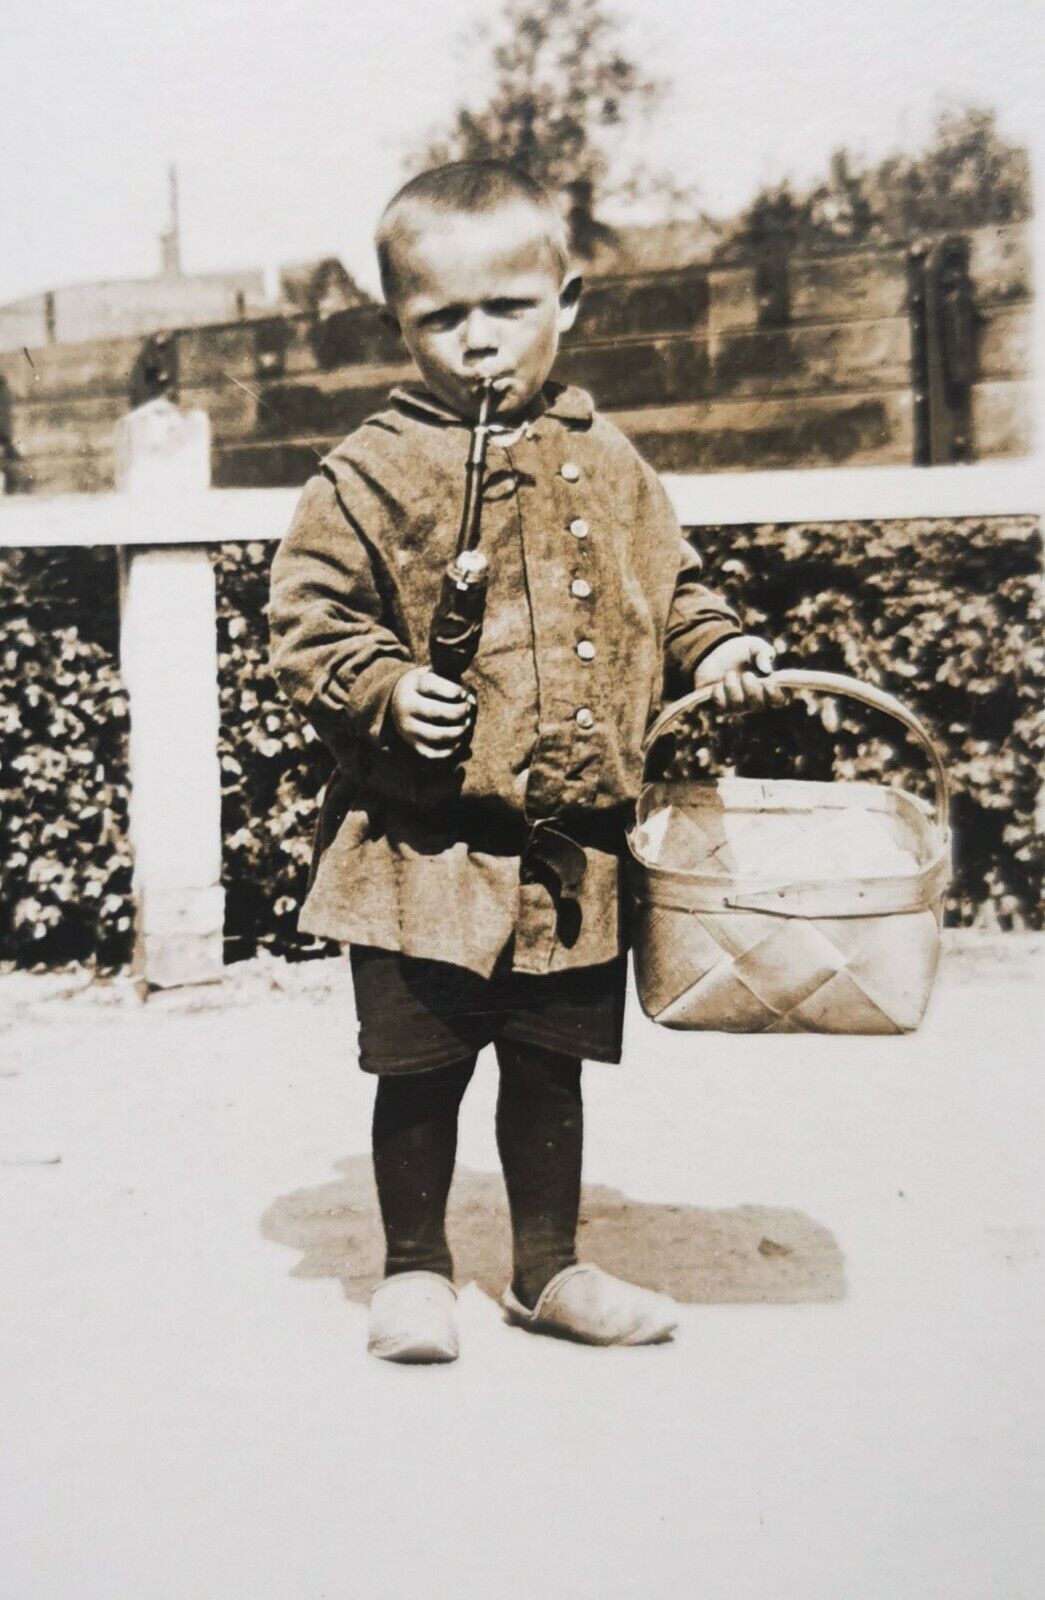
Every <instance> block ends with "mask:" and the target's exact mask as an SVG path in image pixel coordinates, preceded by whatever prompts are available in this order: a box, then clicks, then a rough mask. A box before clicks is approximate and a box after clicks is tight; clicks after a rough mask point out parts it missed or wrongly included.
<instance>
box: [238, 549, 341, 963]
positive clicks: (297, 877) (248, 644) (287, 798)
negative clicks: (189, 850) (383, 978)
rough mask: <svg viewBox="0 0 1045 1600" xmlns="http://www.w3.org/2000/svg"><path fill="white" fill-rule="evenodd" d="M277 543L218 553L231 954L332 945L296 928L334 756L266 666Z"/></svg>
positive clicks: (301, 951) (312, 949)
mask: <svg viewBox="0 0 1045 1600" xmlns="http://www.w3.org/2000/svg"><path fill="white" fill-rule="evenodd" d="M274 549H275V547H274V546H273V545H271V544H247V545H235V544H229V545H222V546H221V547H220V549H219V550H218V551H217V552H216V557H215V560H216V573H217V584H218V681H219V690H220V716H221V726H220V734H219V738H220V752H221V816H222V839H223V877H224V880H225V936H226V939H227V940H228V947H227V951H226V958H227V959H228V960H236V959H238V958H239V957H244V956H251V955H253V954H254V952H255V951H256V950H257V949H258V948H266V949H271V950H273V951H278V952H279V954H281V955H288V956H297V955H307V954H313V953H322V952H323V951H324V950H326V948H327V946H326V945H324V944H321V943H317V942H316V941H315V940H312V939H309V938H307V937H306V936H305V935H303V934H299V933H298V932H297V915H298V911H299V910H300V907H301V901H302V898H303V896H304V891H305V882H306V879H307V876H308V864H309V860H310V858H311V854H312V830H313V827H314V825H315V820H316V815H317V812H318V800H319V793H320V791H321V789H322V787H323V785H324V783H325V782H326V780H327V777H328V776H329V773H330V770H331V760H330V757H329V756H328V754H327V752H326V749H325V747H324V746H323V745H322V744H320V742H319V740H318V739H317V738H316V736H315V734H314V733H313V731H312V729H311V728H310V727H309V726H308V725H307V724H305V723H303V722H302V721H301V720H300V718H299V717H297V716H296V715H295V713H294V712H292V711H291V710H290V708H289V707H288V705H287V702H286V701H285V700H284V698H283V696H282V694H281V693H280V691H279V689H278V688H277V687H276V684H275V682H274V680H273V678H272V677H271V675H270V673H269V670H268V627H267V623H266V620H265V607H266V604H267V601H268V584H269V567H270V564H271V561H272V556H273V552H274Z"/></svg>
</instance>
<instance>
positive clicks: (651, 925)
mask: <svg viewBox="0 0 1045 1600" xmlns="http://www.w3.org/2000/svg"><path fill="white" fill-rule="evenodd" d="M777 681H778V682H780V683H782V684H783V685H784V686H785V687H791V688H813V689H826V690H829V691H830V692H832V693H848V694H852V695H853V697H854V698H857V699H860V700H862V701H863V702H864V703H867V704H871V705H874V706H876V707H877V708H878V709H880V710H884V711H887V712H889V713H890V714H891V715H893V716H896V717H897V718H898V719H899V720H900V721H902V722H903V723H904V724H905V725H906V726H907V727H908V729H909V730H910V731H911V732H913V733H914V734H915V736H916V737H917V738H918V739H919V740H920V741H921V742H922V744H923V746H924V747H925V748H926V750H927V753H928V754H929V755H930V758H931V760H932V763H933V769H934V774H935V777H936V785H937V803H936V810H935V813H933V812H932V811H930V810H929V808H927V807H925V806H923V805H922V803H921V802H919V801H917V800H915V799H914V798H913V797H912V796H910V795H907V794H905V793H903V792H902V791H900V790H892V789H888V788H885V787H880V786H878V785H870V784H821V783H809V782H798V781H794V780H787V779H782V780H765V781H761V782H759V781H756V780H752V779H742V778H729V779H723V780H720V781H718V782H717V783H689V784H687V783H677V782H676V783H664V784H648V785H646V786H645V787H644V789H643V792H642V795H641V796H640V800H639V807H638V822H637V825H636V827H635V829H634V830H633V832H632V834H631V836H630V838H629V845H630V848H631V853H632V857H633V861H632V873H631V880H632V891H633V902H634V905H633V943H634V949H635V973H636V980H637V986H638V992H639V998H640V1000H641V1002H642V1006H643V1009H644V1010H645V1011H646V1013H647V1015H648V1016H650V1017H652V1018H653V1019H654V1020H655V1021H657V1022H660V1023H663V1024H664V1026H666V1027H669V1028H689V1029H715V1030H719V1031H722V1032H730V1033H851V1034H883V1033H904V1032H907V1031H908V1030H910V1029H912V1028H916V1027H917V1026H918V1023H919V1022H920V1021H921V1018H922V1016H923V1014H924V1011H925V1007H926V1004H927V1002H928V998H929V994H930V992H931V989H932V984H933V979H934V977H935V974H936V968H937V964H938V960H939V949H940V920H941V908H942V900H943V890H944V886H945V884H946V881H947V876H948V868H949V853H948V837H947V831H946V805H947V795H946V778H945V775H944V774H943V769H942V766H941V765H940V759H939V754H938V752H937V751H936V749H935V746H933V745H932V742H931V740H930V739H929V736H928V734H927V732H926V730H925V729H924V728H923V727H922V725H921V724H920V723H919V722H918V721H917V719H916V718H914V717H913V716H912V714H911V713H910V712H908V711H906V709H905V708H904V707H902V706H901V705H900V704H899V702H898V701H894V700H893V699H892V698H891V696H887V695H884V694H883V693H882V692H881V691H879V690H873V689H868V688H867V687H866V686H862V685H859V684H855V683H853V681H852V680H850V679H846V678H841V677H836V676H834V675H832V674H812V673H801V672H791V673H780V674H778V677H777ZM708 698H709V694H708V692H707V691H702V692H698V693H697V694H696V695H691V696H688V697H687V699H686V700H685V701H681V702H679V704H678V705H677V706H675V707H671V708H669V710H668V711H667V712H665V714H664V715H663V716H662V717H661V718H660V719H659V721H658V723H657V724H656V725H655V727H654V729H653V730H652V732H651V735H650V739H649V740H648V742H647V749H648V748H650V747H651V746H652V744H653V743H654V742H655V740H656V738H658V737H659V736H660V734H661V733H662V732H663V731H664V730H665V729H666V727H667V726H669V725H670V723H671V722H672V721H673V720H674V719H675V717H676V716H678V715H679V714H680V713H681V711H682V710H683V709H689V708H691V707H692V706H694V705H696V704H701V703H703V702H704V701H706V700H707V699H708Z"/></svg>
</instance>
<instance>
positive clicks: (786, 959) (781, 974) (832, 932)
mask: <svg viewBox="0 0 1045 1600" xmlns="http://www.w3.org/2000/svg"><path fill="white" fill-rule="evenodd" d="M901 922H902V923H903V926H902V927H899V926H897V924H898V923H901ZM635 947H636V958H635V961H636V978H637V981H638V986H639V992H640V995H641V997H642V1004H643V1009H644V1010H645V1011H646V1013H647V1015H649V1016H651V1017H654V1018H655V1019H656V1021H657V1022H661V1023H663V1024H664V1026H665V1027H668V1028H716V1029H719V1030H721V1031H722V1032H724V1033H904V1032H907V1031H908V1030H909V1029H911V1028H915V1027H917V1025H918V1023H919V1022H920V1020H921V1017H922V1014H923V1012H924V1010H925V1004H926V1001H927V999H928V995H929V989H930V987H931V985H932V980H933V977H934V976H935V972H936V963H937V958H938V952H939V928H938V923H937V919H936V916H935V914H934V913H933V912H932V911H929V910H927V911H918V912H914V913H912V914H910V915H909V916H906V917H904V918H898V917H836V918H828V917H824V918H813V919H808V920H807V919H803V918H799V917H776V916H761V915H759V914H758V913H757V912H752V911H738V912H736V913H733V914H732V915H731V914H729V913H724V914H721V915H716V914H713V913H712V914H708V913H704V914H700V913H696V912H692V911H676V910H672V909H671V908H668V907H662V906H653V907H643V908H641V909H640V911H639V913H638V919H637V926H636V936H635Z"/></svg>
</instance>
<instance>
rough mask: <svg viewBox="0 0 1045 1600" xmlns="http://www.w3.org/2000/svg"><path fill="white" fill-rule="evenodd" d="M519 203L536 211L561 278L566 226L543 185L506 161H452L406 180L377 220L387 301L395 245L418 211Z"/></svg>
mask: <svg viewBox="0 0 1045 1600" xmlns="http://www.w3.org/2000/svg"><path fill="white" fill-rule="evenodd" d="M520 201H521V202H522V203H523V204H525V205H529V206H532V207H533V208H534V210H535V211H537V212H539V213H540V216H541V220H542V229H543V236H544V241H545V243H546V244H547V245H548V248H549V249H550V250H551V252H552V256H553V258H554V260H555V264H556V266H557V267H558V269H559V271H560V273H561V274H562V276H563V277H565V275H566V270H567V268H568V266H569V260H570V254H569V247H568V245H567V243H566V226H565V223H564V222H563V219H562V216H561V214H560V212H559V209H558V207H557V206H556V204H555V201H554V200H553V199H552V197H551V195H550V194H549V193H548V191H547V189H545V188H544V187H543V185H541V184H539V183H538V182H537V180H536V179H535V178H531V177H530V176H529V174H528V173H526V172H523V171H522V170H521V168H519V167H514V166H512V164H511V162H509V161H494V160H488V161H451V162H449V163H448V164H447V165H446V166H442V167H432V168H430V169H429V171H428V172H422V173H419V174H418V176H417V177H416V178H411V179H410V181H409V183H404V185H403V187H402V188H401V189H399V190H398V191H397V192H396V193H395V194H394V195H393V196H392V198H391V200H390V201H389V202H388V204H387V206H386V207H385V209H384V211H383V212H382V214H381V220H380V222H379V223H378V225H377V240H376V243H377V264H378V270H379V272H380V274H381V288H382V290H383V292H384V296H385V299H386V301H389V302H391V301H392V299H393V298H394V295H395V261H394V256H395V250H396V246H397V245H399V244H401V243H402V242H403V240H404V236H405V235H407V234H408V232H409V228H410V223H411V221H412V219H414V218H415V217H417V215H418V213H420V212H425V211H427V212H434V213H435V214H436V215H437V216H438V215H442V216H474V215H475V214H476V213H477V212H478V213H481V214H484V215H486V214H489V213H490V212H492V211H497V210H498V209H499V208H500V207H501V206H509V205H512V204H518V203H519V202H520Z"/></svg>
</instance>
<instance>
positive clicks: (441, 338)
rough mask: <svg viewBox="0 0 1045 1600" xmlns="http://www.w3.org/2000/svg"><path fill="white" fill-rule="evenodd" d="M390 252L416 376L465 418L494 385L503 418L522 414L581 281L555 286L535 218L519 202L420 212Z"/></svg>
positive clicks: (396, 305)
mask: <svg viewBox="0 0 1045 1600" xmlns="http://www.w3.org/2000/svg"><path fill="white" fill-rule="evenodd" d="M423 224H424V225H423V226H419V227H418V229H417V231H416V232H415V233H414V234H413V236H412V237H410V238H409V239H406V240H403V241H401V242H400V244H399V246H398V248H397V250H396V252H395V296H394V300H393V302H392V304H391V306H390V310H391V311H392V314H393V315H394V316H395V318H396V321H397V322H398V323H399V327H400V331H401V332H402V335H403V339H404V341H405V343H406V346H407V348H408V350H409V351H410V354H411V355H412V356H413V358H414V360H415V361H416V363H417V366H418V368H419V370H420V373H421V376H422V378H423V379H424V381H425V383H426V384H427V386H428V388H429V389H430V390H431V391H432V393H433V394H435V395H437V396H438V398H439V399H440V400H442V401H444V402H445V404H447V405H449V406H451V407H452V408H453V409H454V410H455V411H457V412H459V413H461V415H463V416H474V415H475V414H476V412H477V411H478V408H479V396H480V387H479V385H480V381H481V380H482V379H483V378H493V379H494V380H496V382H495V389H494V399H495V407H496V411H497V413H498V414H499V415H501V416H511V415H512V414H513V413H515V412H518V411H521V410H522V409H523V408H524V407H525V406H526V405H527V404H528V403H529V402H530V401H531V400H532V399H533V397H534V395H536V394H537V392H538V391H539V390H540V388H541V386H542V385H543V383H544V381H545V379H546V378H547V376H548V373H549V372H550V371H551V367H552V363H553V361H554V360H555V355H556V352H557V350H558V348H559V336H560V334H561V333H564V332H565V331H566V329H567V328H569V327H571V326H572V325H573V321H574V319H575V317H576V315H577V295H578V293H579V289H580V282H579V279H576V278H573V279H570V280H568V281H567V283H566V284H565V285H564V284H562V283H561V282H560V278H559V272H558V268H557V263H556V260H555V253H554V251H553V250H552V248H551V246H550V245H549V244H548V243H547V241H546V240H545V238H544V237H543V228H542V218H541V216H540V213H539V212H538V211H536V210H535V209H534V208H533V207H531V206H528V205H526V204H525V203H519V204H513V205H505V206H501V207H500V208H498V209H497V210H496V211H493V212H490V213H488V214H487V215H477V216H437V215H435V214H432V215H430V216H429V215H427V214H424V216H423Z"/></svg>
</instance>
